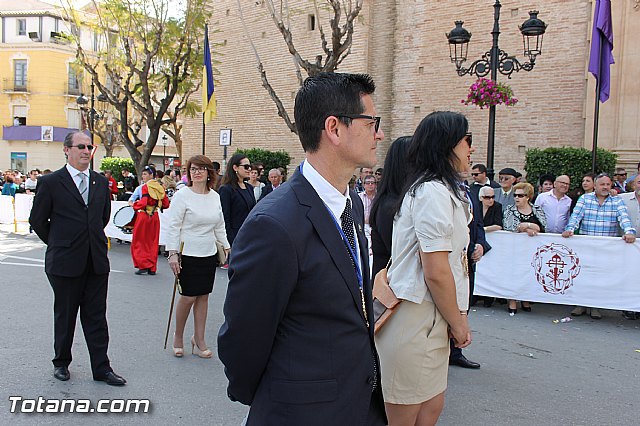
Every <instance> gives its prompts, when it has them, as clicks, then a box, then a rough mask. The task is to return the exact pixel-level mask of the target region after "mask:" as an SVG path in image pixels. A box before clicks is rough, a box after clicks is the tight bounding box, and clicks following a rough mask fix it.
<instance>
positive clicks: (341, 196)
mask: <svg viewBox="0 0 640 426" xmlns="http://www.w3.org/2000/svg"><path fill="white" fill-rule="evenodd" d="M301 171H302V175H303V176H304V178H305V179H307V181H309V183H310V184H311V186H312V187H313V189H315V191H316V193H317V194H318V196H319V197H320V199H321V200H322V202H323V203H324V204H325V206H327V208H328V209H329V210H330V211H331V213H332V214H333V217H334V218H335V220H336V221H337V222H338V224H339V225H340V226H342V219H341V218H340V216H342V213H343V212H344V208H345V206H346V205H347V197H348V196H349V185H345V187H344V192H343V193H340V191H338V190H337V189H336V188H334V187H333V185H331V184H330V183H329V182H328V181H327V180H326V179H325V178H323V177H322V175H321V174H320V173H318V171H317V170H316V169H314V168H313V166H312V165H311V164H310V163H309V161H308V160H304V163H302V170H301ZM351 206H352V208H353V200H351ZM354 226H355V219H354ZM336 232H338V231H336ZM353 235H354V237H355V242H356V256H357V257H358V262H359V264H360V270H361V271H362V260H361V259H360V249H359V247H360V246H359V245H358V233H357V232H356V230H355V229H354V232H353ZM363 273H364V271H363Z"/></svg>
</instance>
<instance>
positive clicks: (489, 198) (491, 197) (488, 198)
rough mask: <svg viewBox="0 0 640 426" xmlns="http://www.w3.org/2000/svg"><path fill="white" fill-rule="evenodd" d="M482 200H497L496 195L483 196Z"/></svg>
mask: <svg viewBox="0 0 640 426" xmlns="http://www.w3.org/2000/svg"><path fill="white" fill-rule="evenodd" d="M482 198H484V199H487V200H493V199H494V198H496V196H495V195H483V196H482Z"/></svg>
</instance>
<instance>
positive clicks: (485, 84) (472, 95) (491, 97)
mask: <svg viewBox="0 0 640 426" xmlns="http://www.w3.org/2000/svg"><path fill="white" fill-rule="evenodd" d="M460 102H462V103H463V104H465V105H469V104H471V105H475V106H479V107H480V109H483V108H484V107H490V106H493V105H500V104H505V105H507V106H509V105H515V104H516V103H518V100H517V99H516V98H514V97H513V90H512V89H511V87H509V85H507V84H504V83H496V82H495V81H493V80H489V79H487V78H479V79H478V80H477V81H476V82H475V83H473V84H472V85H471V86H470V87H469V94H468V95H467V99H462V100H461V101H460Z"/></svg>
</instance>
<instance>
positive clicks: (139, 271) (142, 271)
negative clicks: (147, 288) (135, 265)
mask: <svg viewBox="0 0 640 426" xmlns="http://www.w3.org/2000/svg"><path fill="white" fill-rule="evenodd" d="M147 272H149V270H148V269H138V270H137V271H136V272H135V274H136V275H143V274H146V273H147Z"/></svg>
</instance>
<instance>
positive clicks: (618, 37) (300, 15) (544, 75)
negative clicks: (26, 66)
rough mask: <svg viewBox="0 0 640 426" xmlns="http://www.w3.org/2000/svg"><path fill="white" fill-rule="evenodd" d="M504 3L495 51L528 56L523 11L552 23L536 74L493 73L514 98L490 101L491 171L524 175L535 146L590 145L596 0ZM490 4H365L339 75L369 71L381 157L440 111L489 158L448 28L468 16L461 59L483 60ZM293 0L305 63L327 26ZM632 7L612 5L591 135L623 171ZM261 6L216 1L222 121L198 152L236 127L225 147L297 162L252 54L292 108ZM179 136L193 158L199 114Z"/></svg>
mask: <svg viewBox="0 0 640 426" xmlns="http://www.w3.org/2000/svg"><path fill="white" fill-rule="evenodd" d="M501 3H502V9H501V19H500V30H501V34H500V48H501V49H502V50H504V51H506V52H508V53H509V54H510V55H513V56H516V57H517V58H519V59H521V60H524V58H523V57H522V56H523V53H522V50H523V47H522V46H523V42H522V36H521V34H520V32H519V30H518V26H519V25H521V24H522V23H523V22H524V21H525V20H526V19H527V18H528V17H529V15H528V12H529V10H532V9H536V10H539V11H540V14H539V17H540V18H541V19H542V20H544V21H545V22H546V23H547V24H548V28H547V33H546V34H545V36H544V43H543V46H542V55H541V56H539V57H538V58H537V61H536V66H535V68H534V69H533V71H531V72H525V71H521V72H519V73H514V74H513V75H512V78H511V79H507V77H505V76H503V75H500V74H499V75H498V80H499V81H504V82H508V84H509V85H510V86H511V87H512V88H513V91H514V95H515V96H516V97H517V98H518V99H519V103H518V104H517V105H515V106H511V107H505V106H498V107H497V115H496V117H497V119H496V138H495V140H496V145H495V168H496V169H499V168H502V167H515V168H516V169H518V170H522V168H523V165H524V158H525V153H526V151H527V150H528V149H532V148H546V147H559V146H574V147H585V148H588V149H590V148H591V143H592V132H591V129H592V122H593V105H594V103H593V102H594V95H593V93H594V91H595V83H594V79H593V77H592V76H591V75H590V74H588V73H587V64H588V60H589V49H590V38H591V25H592V24H591V22H592V21H591V20H592V11H593V7H594V3H595V2H593V1H590V0H571V1H555V0H539V1H537V2H533V3H531V2H529V1H521V0H511V1H508V0H505V1H502V2H501ZM278 4H279V3H278ZM493 4H494V1H493V0H491V1H489V0H487V1H483V2H469V1H462V0H447V1H445V0H431V1H426V0H397V1H393V0H365V1H364V7H363V10H362V12H361V13H360V17H359V19H358V20H357V22H356V24H355V25H356V31H355V34H354V43H353V46H352V49H351V55H350V56H349V57H348V58H347V60H345V61H344V62H343V64H341V66H340V68H339V69H338V71H339V72H340V71H342V72H368V73H370V74H371V75H372V76H373V77H374V80H375V81H376V83H377V90H376V94H375V103H376V107H377V110H378V115H380V116H381V117H382V124H381V127H382V129H383V130H384V132H385V140H384V141H383V143H382V146H381V149H380V150H379V159H380V161H379V164H382V159H383V157H384V155H385V153H386V148H387V147H388V145H389V144H390V143H391V142H392V141H393V140H394V139H395V138H397V137H399V136H403V135H408V134H411V133H412V132H413V130H414V129H415V127H416V126H417V124H418V123H419V121H420V120H421V119H422V118H423V117H424V116H425V115H427V114H428V113H429V112H431V111H435V110H452V111H459V112H462V113H464V114H465V115H466V116H467V117H468V118H469V121H470V124H471V130H472V131H473V133H474V145H475V146H476V154H475V155H474V161H475V162H482V163H484V162H485V160H486V146H487V143H486V140H487V130H488V110H487V109H484V110H480V109H477V108H475V107H472V106H466V105H464V104H462V103H461V100H462V99H463V98H466V95H467V93H468V89H469V86H470V85H471V84H472V83H473V82H474V81H475V77H470V76H468V75H467V76H464V77H458V76H457V74H456V72H455V66H454V65H453V64H452V63H451V61H450V58H449V47H448V43H447V39H446V37H445V33H447V32H449V31H450V30H451V29H453V27H454V21H455V20H458V19H460V20H464V21H465V23H464V26H465V28H467V29H468V30H469V31H470V32H471V33H472V39H471V42H470V44H469V54H468V56H469V59H468V61H467V63H466V64H465V65H468V64H469V63H471V62H472V61H474V60H475V59H479V58H480V57H481V56H482V55H483V54H484V53H485V52H487V51H488V50H489V49H490V48H491V34H490V33H491V29H492V27H493V7H492V6H493ZM288 5H289V7H290V10H291V17H290V18H291V19H290V22H291V27H292V33H293V38H294V41H295V43H296V45H297V46H298V48H299V50H300V51H301V52H302V56H303V57H305V58H307V59H311V58H314V57H315V55H318V54H321V53H322V50H321V45H320V37H319V32H318V28H317V26H318V25H319V24H322V25H324V27H325V29H326V28H327V27H328V12H327V10H325V9H323V8H320V9H319V11H316V10H315V9H314V7H313V3H312V2H309V1H305V0H294V1H290V2H288ZM639 9H640V1H637V0H621V1H617V2H613V9H612V14H613V19H614V22H613V26H614V56H615V59H616V64H615V65H613V66H612V71H611V75H612V82H611V86H612V88H611V97H610V99H609V101H608V102H606V103H605V104H602V105H601V108H600V132H599V142H598V146H600V147H603V148H607V149H610V150H613V151H615V152H616V153H618V155H619V164H620V165H622V166H624V167H627V168H629V169H630V170H631V169H634V168H635V165H636V164H637V162H638V161H639V160H640V128H639V127H638V126H640V124H638V123H640V120H638V113H639V112H640V86H639V85H638V83H637V78H636V77H635V72H634V70H636V69H637V68H636V65H637V64H638V62H639V61H640V43H638V41H640V40H638V38H640V36H638V35H637V32H633V31H632V28H635V27H636V26H637V24H638V22H639V21H640V10H639ZM268 10H269V9H268V7H267V4H266V3H265V0H262V1H257V2H236V1H235V0H219V1H216V2H215V4H214V9H213V17H212V19H211V22H210V24H209V29H210V31H211V33H210V39H211V41H212V44H213V50H214V52H213V57H214V59H217V60H218V61H219V64H218V65H217V70H218V71H219V74H218V75H216V97H217V100H218V117H217V118H216V119H214V120H213V121H212V122H211V123H210V124H209V125H207V127H206V132H205V135H206V149H205V151H206V154H207V155H208V156H210V157H211V158H212V159H214V160H218V161H219V160H221V159H222V156H223V155H222V152H223V151H222V148H221V147H220V146H219V142H218V141H219V138H218V135H219V131H220V129H224V128H231V129H232V130H233V140H232V147H231V149H230V153H233V152H234V151H235V149H238V148H250V147H260V148H265V149H270V150H286V151H288V152H289V153H290V154H291V155H292V157H293V158H294V161H293V163H292V164H293V165H297V164H298V163H299V162H300V160H302V159H303V158H304V153H303V152H302V149H301V147H300V144H299V142H298V139H297V137H296V135H295V134H293V133H291V132H290V131H289V129H288V128H287V127H286V125H285V124H284V122H283V121H282V119H281V118H280V117H278V115H277V109H276V107H275V105H274V103H273V101H272V100H271V99H270V97H269V95H268V94H267V92H266V91H265V90H264V88H263V87H262V85H261V81H260V75H259V72H258V70H257V65H258V59H257V57H258V56H259V58H260V60H261V61H262V63H263V65H264V68H265V70H266V72H267V76H268V78H269V80H270V81H271V83H272V85H273V86H274V88H275V89H276V91H277V92H278V93H279V95H280V97H281V99H282V101H283V103H284V105H285V107H286V108H287V109H288V111H289V112H290V113H291V114H292V107H293V98H294V96H295V92H296V90H297V88H298V87H299V85H298V81H297V78H296V70H295V67H294V65H293V61H292V59H291V57H290V55H289V53H288V50H287V47H286V44H285V43H284V41H283V39H282V36H281V35H280V33H279V32H278V31H277V29H276V27H275V25H274V23H273V21H272V19H271V17H270V16H269V13H268ZM316 14H319V16H316ZM312 23H315V24H316V25H315V26H314V25H312ZM252 44H253V46H255V51H254V49H253V48H252ZM256 53H257V54H256ZM184 131H185V138H184V139H185V146H184V147H183V157H185V158H187V157H188V156H190V155H192V154H195V153H200V152H201V150H202V148H201V147H202V124H201V122H200V120H198V119H194V120H185V126H184Z"/></svg>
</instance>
